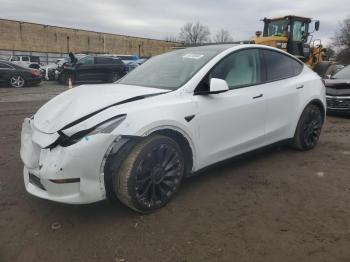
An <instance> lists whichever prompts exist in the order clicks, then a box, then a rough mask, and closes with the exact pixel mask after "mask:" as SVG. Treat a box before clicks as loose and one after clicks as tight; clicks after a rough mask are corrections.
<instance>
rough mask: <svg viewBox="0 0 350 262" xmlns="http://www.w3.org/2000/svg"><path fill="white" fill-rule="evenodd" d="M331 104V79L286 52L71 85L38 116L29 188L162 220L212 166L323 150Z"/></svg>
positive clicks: (25, 130) (194, 51)
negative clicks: (271, 153)
mask: <svg viewBox="0 0 350 262" xmlns="http://www.w3.org/2000/svg"><path fill="white" fill-rule="evenodd" d="M325 107H326V105H325V87H324V85H323V82H322V80H321V79H320V77H319V76H318V75H317V74H316V73H315V72H313V71H312V70H311V69H310V68H308V67H307V66H306V65H305V64H304V63H302V62H301V61H300V60H298V59H297V58H295V57H293V56H292V55H290V54H288V53H286V52H283V51H280V50H278V49H276V48H271V47H262V46H259V45H211V46H201V47H196V48H188V49H181V50H176V51H173V52H169V53H165V54H162V55H159V56H156V57H153V58H152V59H150V60H149V61H147V62H146V63H145V64H144V65H142V66H140V67H138V68H136V69H135V70H133V71H131V72H130V73H129V74H127V75H126V76H125V77H124V78H123V79H121V80H120V81H118V82H117V83H115V84H109V85H85V86H78V87H75V88H73V89H70V90H68V91H66V92H64V93H62V94H60V95H58V96H56V97H55V98H53V99H52V100H51V101H49V102H48V103H46V104H45V105H43V106H42V107H41V108H40V109H39V110H38V112H36V113H35V115H34V116H33V117H31V118H26V119H25V120H24V123H23V126H22V136H21V137H22V142H21V158H22V161H23V163H24V172H23V175H24V181H25V187H26V189H27V191H28V192H29V193H31V194H33V195H35V196H38V197H41V198H45V199H49V200H53V201H58V202H64V203H71V204H79V203H80V204H83V203H91V202H96V201H99V200H103V199H106V198H109V199H113V200H114V199H117V198H118V199H119V200H120V201H121V202H122V203H124V204H125V205H127V206H129V207H130V208H132V209H133V210H136V211H139V212H150V211H153V210H155V209H158V208H160V207H162V206H164V205H165V204H167V203H168V202H169V201H170V199H171V198H172V197H173V196H174V194H175V193H176V192H177V191H178V190H179V187H180V184H181V181H182V180H183V178H184V177H186V176H191V175H193V174H195V173H196V172H198V171H199V170H202V169H203V168H206V167H208V166H210V165H213V164H216V163H220V162H221V161H225V160H227V159H230V158H232V157H235V156H238V155H240V154H243V153H247V152H249V151H253V150H256V149H259V148H263V147H265V146H268V145H271V144H275V143H277V142H285V143H288V144H289V145H292V146H293V147H294V148H296V149H297V150H300V151H306V150H311V149H313V148H314V147H315V146H316V144H317V142H318V139H319V137H320V134H321V129H322V126H323V122H324V118H325V111H326V110H325ZM39 161H40V162H39Z"/></svg>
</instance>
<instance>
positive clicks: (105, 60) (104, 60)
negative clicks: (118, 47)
mask: <svg viewBox="0 0 350 262" xmlns="http://www.w3.org/2000/svg"><path fill="white" fill-rule="evenodd" d="M96 64H100V65H101V64H103V65H106V64H112V58H110V57H96Z"/></svg>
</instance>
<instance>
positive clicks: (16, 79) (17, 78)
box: [9, 75, 26, 88]
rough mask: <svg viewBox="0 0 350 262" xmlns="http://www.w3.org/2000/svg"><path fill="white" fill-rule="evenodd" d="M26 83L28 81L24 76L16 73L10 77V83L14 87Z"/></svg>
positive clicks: (22, 85)
mask: <svg viewBox="0 0 350 262" xmlns="http://www.w3.org/2000/svg"><path fill="white" fill-rule="evenodd" d="M25 84H26V81H25V79H24V77H23V76H21V75H14V76H11V77H10V79H9V85H10V87H13V88H20V87H24V86H25Z"/></svg>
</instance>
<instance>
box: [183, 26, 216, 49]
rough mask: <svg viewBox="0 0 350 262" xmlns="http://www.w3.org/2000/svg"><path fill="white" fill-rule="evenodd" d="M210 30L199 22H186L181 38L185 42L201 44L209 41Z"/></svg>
mask: <svg viewBox="0 0 350 262" xmlns="http://www.w3.org/2000/svg"><path fill="white" fill-rule="evenodd" d="M209 36H210V30H209V27H208V26H205V25H203V24H201V23H199V22H196V23H186V24H185V25H184V26H183V27H182V28H181V30H180V34H179V39H180V40H181V41H183V42H184V43H185V44H201V43H205V42H208V41H209Z"/></svg>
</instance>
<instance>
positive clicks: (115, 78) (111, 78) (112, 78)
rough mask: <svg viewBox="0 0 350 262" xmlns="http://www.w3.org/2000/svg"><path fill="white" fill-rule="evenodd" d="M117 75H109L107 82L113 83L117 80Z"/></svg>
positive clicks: (115, 73) (114, 73)
mask: <svg viewBox="0 0 350 262" xmlns="http://www.w3.org/2000/svg"><path fill="white" fill-rule="evenodd" d="M119 78H120V77H119V74H118V73H117V72H113V73H111V74H110V75H109V77H108V80H107V82H108V83H114V82H116V81H117V80H118V79H119Z"/></svg>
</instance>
